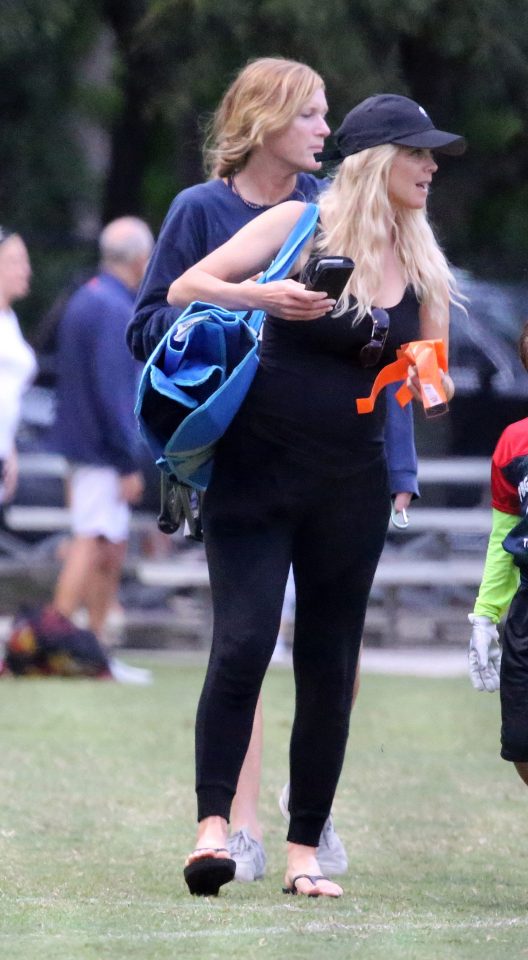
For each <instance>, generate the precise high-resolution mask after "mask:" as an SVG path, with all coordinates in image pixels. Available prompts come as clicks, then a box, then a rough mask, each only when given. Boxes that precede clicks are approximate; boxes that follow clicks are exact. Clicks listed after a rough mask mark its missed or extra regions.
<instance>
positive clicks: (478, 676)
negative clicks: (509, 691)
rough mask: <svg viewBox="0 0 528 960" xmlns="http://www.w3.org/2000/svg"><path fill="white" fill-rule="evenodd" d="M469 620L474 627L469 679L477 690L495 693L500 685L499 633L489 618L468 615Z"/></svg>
mask: <svg viewBox="0 0 528 960" xmlns="http://www.w3.org/2000/svg"><path fill="white" fill-rule="evenodd" d="M468 620H469V622H470V623H471V624H472V625H473V630H472V631H471V639H470V641H469V678H470V680H471V683H472V684H473V686H474V687H475V690H487V691H488V693H493V692H494V691H495V690H498V689H499V684H500V662H501V648H500V646H499V631H498V630H497V627H496V626H495V624H494V623H493V621H492V620H490V618H489V617H478V616H476V615H475V614H474V613H468Z"/></svg>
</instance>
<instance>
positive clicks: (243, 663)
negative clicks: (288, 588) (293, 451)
mask: <svg viewBox="0 0 528 960" xmlns="http://www.w3.org/2000/svg"><path fill="white" fill-rule="evenodd" d="M389 507H390V498H389V492H388V484H387V475H386V466H385V459H384V456H383V454H381V455H380V456H378V457H377V458H376V460H375V462H374V463H371V464H369V466H368V468H363V469H360V470H358V471H357V472H356V473H355V474H354V475H353V476H348V477H346V478H345V479H339V480H331V481H329V480H328V479H325V478H323V477H321V476H320V475H319V474H318V473H314V472H311V471H310V470H308V469H306V468H305V467H303V466H300V465H299V464H296V463H293V462H291V461H290V460H289V458H288V454H287V452H286V451H285V450H283V449H282V448H280V447H277V446H275V445H274V444H271V443H268V442H267V441H263V440H257V439H256V438H255V437H251V438H250V437H246V440H245V442H244V444H242V445H241V444H238V445H232V444H227V443H224V444H223V446H222V448H221V449H220V450H219V452H218V454H217V457H216V462H215V469H214V473H213V478H212V481H211V484H210V486H209V488H208V491H207V494H206V496H205V501H204V534H205V545H206V551H207V560H208V564H209V572H210V577H211V589H212V597H213V610H214V631H213V642H212V647H211V655H210V660H209V666H208V669H207V674H206V678H205V682H204V687H203V690H202V695H201V698H200V703H199V707H198V715H197V721H196V791H197V796H198V820H202V819H203V818H205V817H208V816H215V815H216V816H222V817H225V818H226V819H227V820H228V819H229V813H230V807H231V801H232V799H233V796H234V794H235V791H236V785H237V782H238V776H239V773H240V769H241V766H242V763H243V760H244V757H245V754H246V751H247V747H248V744H249V740H250V736H251V730H252V724H253V717H254V713H255V707H256V703H257V699H258V695H259V691H260V688H261V684H262V680H263V678H264V674H265V672H266V668H267V666H268V663H269V661H270V659H271V656H272V653H273V650H274V646H275V641H276V638H277V633H278V629H279V624H280V618H281V610H282V604H283V599H284V590H285V585H286V580H287V577H288V570H289V567H290V564H292V565H293V572H294V577H295V587H296V616H295V633H294V645H293V667H294V676H295V690H296V701H295V717H294V722H293V729H292V734H291V741H290V785H291V786H290V813H291V817H290V828H289V833H288V839H289V840H291V841H293V842H295V843H302V844H306V845H308V846H317V844H318V842H319V836H320V833H321V830H322V827H323V825H324V822H325V820H326V818H327V817H328V815H329V812H330V809H331V805H332V801H333V797H334V793H335V790H336V787H337V782H338V779H339V775H340V772H341V767H342V764H343V759H344V754H345V747H346V742H347V736H348V726H349V717H350V709H351V701H352V687H353V681H354V676H355V671H356V665H357V659H358V652H359V646H360V643H361V636H362V632H363V625H364V619H365V611H366V605H367V600H368V595H369V591H370V587H371V584H372V579H373V576H374V572H375V570H376V565H377V563H378V559H379V556H380V553H381V550H382V548H383V543H384V539H385V534H386V530H387V523H388V517H389Z"/></svg>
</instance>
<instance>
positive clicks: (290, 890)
mask: <svg viewBox="0 0 528 960" xmlns="http://www.w3.org/2000/svg"><path fill="white" fill-rule="evenodd" d="M329 879H330V878H329V877H324V876H323V875H322V874H318V875H317V876H314V875H311V874H309V873H298V874H297V876H296V877H293V879H292V881H291V885H290V886H289V887H283V888H282V892H283V893H291V895H292V896H293V897H296V896H297V894H298V893H299V891H298V890H297V880H309V881H310V883H311V884H313V886H314V887H315V885H316V883H317V881H318V880H329ZM330 882H331V883H332V881H330ZM302 896H304V897H320V896H322V894H320V893H304V894H302Z"/></svg>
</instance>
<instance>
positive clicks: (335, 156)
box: [314, 147, 344, 163]
mask: <svg viewBox="0 0 528 960" xmlns="http://www.w3.org/2000/svg"><path fill="white" fill-rule="evenodd" d="M314 159H315V160H318V161H319V162H320V163H326V162H327V161H328V160H335V161H337V160H344V156H343V154H342V153H341V150H340V149H339V147H332V148H331V147H329V148H328V150H323V151H322V152H321V153H315V154H314Z"/></svg>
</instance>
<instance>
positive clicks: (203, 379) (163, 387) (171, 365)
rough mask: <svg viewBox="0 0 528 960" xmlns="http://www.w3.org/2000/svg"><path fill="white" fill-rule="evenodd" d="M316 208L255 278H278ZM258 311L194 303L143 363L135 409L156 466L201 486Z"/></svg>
mask: <svg viewBox="0 0 528 960" xmlns="http://www.w3.org/2000/svg"><path fill="white" fill-rule="evenodd" d="M318 215H319V208H318V207H317V206H316V204H314V203H309V204H307V205H306V209H305V210H304V211H303V213H302V214H301V216H300V217H299V220H298V221H297V223H296V224H295V227H294V228H293V230H292V232H291V233H290V235H289V237H288V238H287V239H286V241H285V243H284V244H283V246H282V247H281V249H280V251H279V253H278V254H277V256H276V257H275V259H274V260H273V262H272V264H271V265H270V266H269V267H268V269H267V270H266V271H265V273H264V274H263V275H262V276H261V277H260V278H259V280H258V282H259V283H268V282H269V281H270V280H281V279H283V278H284V277H286V276H287V275H288V273H289V271H290V270H291V268H292V266H293V264H294V263H295V261H296V259H297V257H298V256H299V253H300V252H301V250H302V248H303V246H304V244H305V243H306V241H307V240H308V239H309V237H311V235H312V234H313V232H314V230H315V227H316V224H317V219H318ZM263 320H264V312H263V311H262V310H254V311H253V312H252V313H251V314H249V315H248V313H247V312H246V313H239V312H233V311H230V310H225V309H224V308H223V307H217V306H214V305H213V304H210V303H200V302H199V301H193V303H191V304H189V306H188V307H187V308H186V309H185V310H184V311H183V313H181V314H180V315H179V316H178V319H177V320H176V321H175V323H174V324H173V325H172V326H171V328H170V329H169V330H168V331H167V333H166V334H165V336H164V337H163V339H162V340H161V341H160V343H159V344H158V345H157V347H156V348H155V350H154V351H153V353H152V354H151V356H150V357H149V359H148V360H147V363H146V365H145V367H144V370H143V374H142V377H141V381H140V385H139V390H138V397H137V402H136V406H135V413H136V416H137V418H138V421H139V428H140V430H141V433H142V435H143V437H144V438H145V440H146V441H147V444H148V446H149V448H150V450H151V452H152V454H153V456H154V458H155V460H156V463H157V465H158V467H159V468H160V469H161V470H162V471H163V472H164V473H166V474H168V475H169V476H171V477H173V478H176V480H177V481H178V482H179V483H181V484H185V485H186V486H189V487H193V488H194V489H196V490H205V489H206V487H207V484H208V482H209V479H210V476H211V469H212V461H213V456H214V450H215V446H216V443H217V442H218V440H219V439H220V437H221V436H222V435H223V434H224V433H225V431H226V430H227V428H228V426H229V424H230V423H231V421H232V419H233V417H234V416H235V414H236V413H237V411H238V409H239V407H240V406H241V404H242V402H243V400H244V397H245V396H246V393H247V391H248V389H249V387H250V385H251V382H252V380H253V377H254V376H255V373H256V370H257V366H258V333H259V330H260V328H261V326H262V322H263Z"/></svg>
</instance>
